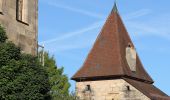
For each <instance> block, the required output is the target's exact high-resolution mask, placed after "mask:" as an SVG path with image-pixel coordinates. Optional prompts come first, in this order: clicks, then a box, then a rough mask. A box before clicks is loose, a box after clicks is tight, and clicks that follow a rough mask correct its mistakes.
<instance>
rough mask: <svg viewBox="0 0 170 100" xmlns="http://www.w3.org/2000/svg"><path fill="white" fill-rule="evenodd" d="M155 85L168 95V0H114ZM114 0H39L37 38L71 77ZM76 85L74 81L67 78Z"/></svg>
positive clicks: (169, 11)
mask: <svg viewBox="0 0 170 100" xmlns="http://www.w3.org/2000/svg"><path fill="white" fill-rule="evenodd" d="M117 3H118V9H119V13H120V15H121V17H122V19H123V21H124V24H125V26H126V28H127V30H128V32H129V34H130V36H131V38H132V40H133V42H134V44H135V46H136V49H137V52H138V54H139V56H140V58H141V61H142V63H143V65H144V67H145V69H146V70H147V71H148V73H149V74H150V75H151V77H152V78H153V79H154V81H155V83H154V84H155V85H156V86H157V87H158V88H160V89H161V90H163V91H164V92H166V93H167V94H168V95H170V6H169V4H170V0H117ZM113 4H114V0H39V43H40V44H43V43H44V44H45V49H46V51H48V52H49V53H50V54H51V55H54V57H55V59H56V61H57V65H58V66H64V68H65V72H64V73H65V74H66V75H68V76H69V78H70V77H71V76H72V75H73V74H74V73H75V72H76V71H77V70H78V69H79V68H80V67H81V66H82V64H83V62H84V60H85V58H86V56H87V55H88V53H89V50H90V49H91V48H92V45H93V43H94V41H95V39H96V37H97V35H98V34H99V32H100V30H101V28H102V26H103V24H104V22H105V20H106V18H107V17H108V15H109V13H110V11H111V9H112V7H113ZM70 83H71V85H72V86H71V89H70V90H74V87H75V82H74V81H71V80H70Z"/></svg>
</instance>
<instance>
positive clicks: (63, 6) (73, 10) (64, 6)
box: [48, 2, 104, 19]
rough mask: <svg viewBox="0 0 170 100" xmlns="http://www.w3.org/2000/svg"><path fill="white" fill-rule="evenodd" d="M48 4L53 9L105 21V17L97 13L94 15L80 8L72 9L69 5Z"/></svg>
mask: <svg viewBox="0 0 170 100" xmlns="http://www.w3.org/2000/svg"><path fill="white" fill-rule="evenodd" d="M48 4H49V5H51V6H53V7H56V8H61V9H65V10H68V11H72V12H76V13H79V14H83V15H86V16H90V17H94V18H99V19H103V18H104V16H103V15H101V14H97V13H94V12H90V11H86V10H82V9H79V8H74V7H70V6H68V5H61V4H57V3H55V2H48Z"/></svg>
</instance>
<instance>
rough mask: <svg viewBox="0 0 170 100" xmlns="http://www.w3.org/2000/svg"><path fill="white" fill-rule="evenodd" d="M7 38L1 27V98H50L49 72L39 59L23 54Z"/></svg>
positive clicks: (32, 99)
mask: <svg viewBox="0 0 170 100" xmlns="http://www.w3.org/2000/svg"><path fill="white" fill-rule="evenodd" d="M6 39H7V37H6V35H5V31H4V29H3V28H2V27H0V99H1V100H47V99H50V96H49V94H48V92H49V90H50V84H49V81H48V73H47V72H46V70H45V69H44V68H43V67H42V66H41V65H40V64H39V62H38V59H37V58H36V57H33V56H31V55H26V54H21V52H20V48H18V47H16V46H15V45H14V44H13V43H11V42H7V41H6Z"/></svg>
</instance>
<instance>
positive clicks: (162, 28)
mask: <svg viewBox="0 0 170 100" xmlns="http://www.w3.org/2000/svg"><path fill="white" fill-rule="evenodd" d="M169 20H170V15H164V14H162V15H161V16H156V17H154V18H153V19H152V20H149V21H127V26H128V27H130V28H131V29H133V31H134V30H135V31H136V32H137V33H138V34H135V36H139V37H140V36H149V35H150V36H159V37H162V38H164V39H168V40H170V30H169V28H168V27H170V23H167V22H168V21H169ZM136 32H135V33H136Z"/></svg>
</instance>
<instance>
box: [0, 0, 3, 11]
mask: <svg viewBox="0 0 170 100" xmlns="http://www.w3.org/2000/svg"><path fill="white" fill-rule="evenodd" d="M0 13H1V14H2V13H3V0H0Z"/></svg>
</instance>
